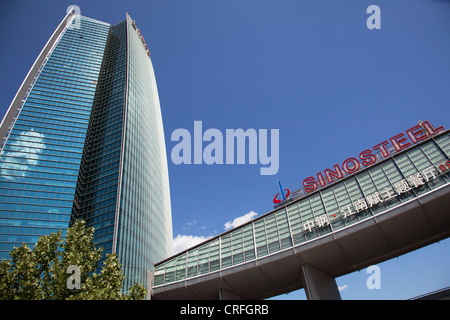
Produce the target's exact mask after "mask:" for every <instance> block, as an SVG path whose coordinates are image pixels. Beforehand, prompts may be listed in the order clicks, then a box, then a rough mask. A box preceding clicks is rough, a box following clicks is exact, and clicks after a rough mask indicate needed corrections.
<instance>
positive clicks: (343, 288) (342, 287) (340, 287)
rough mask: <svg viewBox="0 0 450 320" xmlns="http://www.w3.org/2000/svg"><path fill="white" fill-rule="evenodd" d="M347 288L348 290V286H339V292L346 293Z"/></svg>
mask: <svg viewBox="0 0 450 320" xmlns="http://www.w3.org/2000/svg"><path fill="white" fill-rule="evenodd" d="M347 288H348V284H344V285H343V286H339V287H338V290H339V292H342V291H344V290H345V289H347Z"/></svg>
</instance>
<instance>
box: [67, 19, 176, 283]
mask: <svg viewBox="0 0 450 320" xmlns="http://www.w3.org/2000/svg"><path fill="white" fill-rule="evenodd" d="M111 75H113V76H111ZM98 87H99V88H98V91H97V94H96V97H95V102H94V106H93V111H92V116H91V122H90V124H89V133H88V136H87V140H86V141H87V142H86V145H85V150H84V154H83V161H82V167H81V168H82V169H81V171H80V178H79V180H78V185H77V192H76V198H75V202H74V210H73V213H74V218H75V219H78V218H82V219H84V220H86V222H87V225H88V226H93V227H94V228H95V234H94V242H95V244H96V245H100V246H102V247H103V248H104V249H105V250H104V252H103V253H104V255H103V258H105V255H106V254H107V253H111V252H115V253H117V254H118V257H119V261H120V263H121V265H122V270H123V271H124V274H125V277H126V279H125V283H124V291H126V289H127V288H129V287H130V286H131V285H132V284H133V283H134V282H138V283H143V284H144V285H147V284H148V280H149V278H148V272H149V271H153V265H154V264H155V263H156V262H158V261H160V260H162V259H164V258H165V257H168V256H170V255H171V254H172V250H173V246H172V241H173V240H172V217H171V207H170V190H169V180H168V169H167V159H166V149H165V142H164V131H163V124H162V117H161V110H160V105H159V97H158V91H157V87H156V80H155V76H154V71H153V66H152V63H151V60H150V56H149V53H148V48H147V45H146V44H145V41H144V40H143V37H142V34H141V33H140V31H139V29H137V27H136V24H135V23H134V22H133V20H131V18H130V17H129V16H128V15H127V18H126V20H125V21H122V22H120V23H119V24H117V25H114V26H112V27H111V35H110V38H109V40H108V44H107V49H106V53H105V59H104V64H103V66H102V71H101V76H100V79H99V83H98Z"/></svg>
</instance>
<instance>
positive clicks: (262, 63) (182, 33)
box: [0, 0, 450, 299]
mask: <svg viewBox="0 0 450 320" xmlns="http://www.w3.org/2000/svg"><path fill="white" fill-rule="evenodd" d="M71 4H75V5H78V6H79V7H80V9H81V14H82V15H85V16H88V17H92V18H95V19H98V20H101V21H105V22H109V23H111V24H115V23H117V22H119V21H121V20H123V19H124V18H125V12H128V13H129V14H130V15H131V17H132V18H133V19H135V20H136V24H137V26H138V28H140V29H141V31H142V33H143V35H144V37H145V39H146V42H147V44H148V46H149V49H150V52H151V57H152V62H153V64H154V68H155V73H156V79H157V83H158V90H159V95H160V102H161V108H162V114H163V121H164V129H165V135H166V145H167V151H168V160H169V175H170V185H171V199H172V215H173V232H174V237H177V236H178V235H180V239H183V240H186V241H187V240H195V239H196V238H200V239H204V238H207V237H210V236H214V235H217V234H219V233H221V232H223V231H225V224H226V223H227V222H230V223H231V222H232V221H233V220H234V219H236V218H238V217H242V216H244V215H246V214H249V213H251V212H254V213H255V214H249V215H248V216H255V215H258V216H259V215H261V214H264V213H266V212H268V211H270V210H271V209H272V208H273V204H272V198H273V195H274V194H275V193H276V192H277V186H276V182H277V180H278V179H280V180H281V181H282V182H283V184H284V186H285V187H287V186H290V185H295V184H299V183H301V182H302V181H303V179H305V178H306V177H308V176H310V175H314V174H315V173H317V172H319V171H322V170H323V169H325V168H328V167H330V166H332V165H333V164H335V163H342V161H343V160H345V159H347V158H348V157H351V156H355V155H358V154H359V152H361V151H362V150H365V149H367V148H371V147H372V146H374V145H375V144H377V143H379V142H381V141H383V140H386V139H388V138H390V137H392V136H394V135H395V134H397V133H400V132H403V131H404V130H406V129H408V128H410V127H412V126H414V125H415V124H416V123H417V121H418V120H429V121H431V122H432V123H433V124H435V126H441V125H443V126H444V127H445V128H449V127H450V121H449V119H450V117H449V115H450V108H449V106H448V102H449V101H450V90H449V87H450V86H449V84H450V59H449V57H450V36H449V33H450V19H448V17H449V16H450V1H447V0H396V1H392V0H389V1H388V0H370V1H366V0H358V1H356V0H341V1H336V0H321V1H317V0H301V1H299V0H292V1H288V0H279V1H268V0H201V1H200V0H168V1H132V0H129V1H76V2H71V1H70V2H69V1H61V0H59V1H22V0H18V1H2V3H1V4H0V18H1V19H0V30H2V32H1V33H0V37H1V38H0V41H1V43H2V49H3V50H1V59H0V70H1V73H0V114H1V116H3V115H4V113H5V112H6V109H7V108H8V106H9V104H10V102H11V100H12V99H13V97H14V95H15V93H16V91H17V89H18V88H19V86H20V84H21V83H22V81H23V79H24V77H25V76H26V74H27V72H28V70H29V68H30V67H31V65H32V64H33V62H34V60H35V59H36V57H37V55H38V54H39V52H40V50H41V49H42V47H43V46H44V44H45V43H46V42H47V40H48V38H49V37H50V35H51V34H52V32H53V31H54V29H55V28H56V26H57V25H58V24H59V22H60V21H61V19H62V18H63V17H64V15H65V12H66V8H67V7H68V6H69V5H71ZM372 4H375V5H378V6H379V7H380V9H381V29H379V30H369V29H368V28H367V27H366V20H367V18H368V17H369V14H367V13H366V9H367V7H368V6H369V5H372ZM196 120H199V121H202V123H203V129H204V130H206V129H208V128H216V129H219V130H221V131H222V132H225V130H226V129H237V128H242V129H244V130H246V129H249V128H254V129H269V130H270V129H279V135H280V146H279V147H280V151H279V160H280V164H279V166H280V167H279V171H278V173H277V175H274V176H262V175H260V174H259V169H260V165H259V164H258V165H250V164H243V165H226V164H224V165H206V164H202V165H194V164H192V165H175V164H173V163H172V162H171V159H170V152H171V150H172V148H173V147H174V146H175V144H176V142H172V141H171V140H170V136H171V134H172V132H173V131H174V130H176V129H178V128H185V129H187V130H189V131H190V132H193V126H194V121H196ZM228 225H229V224H228ZM182 236H184V237H182ZM183 244H186V243H183ZM449 252H450V240H449V239H447V240H445V241H441V242H440V243H436V244H433V245H431V246H428V247H426V248H423V249H421V250H418V251H415V252H413V253H410V254H407V255H404V256H401V257H399V258H396V259H393V260H390V261H387V262H385V263H382V264H379V266H380V268H381V274H382V278H381V281H382V283H381V289H380V290H368V289H367V287H366V280H367V277H368V276H369V275H368V274H367V273H366V271H365V270H361V271H360V272H355V273H352V274H349V275H346V276H343V277H340V278H338V279H337V283H338V285H339V286H340V287H342V288H343V290H342V291H341V294H342V297H343V298H344V299H406V298H410V297H413V296H416V295H419V294H422V293H426V292H429V291H432V290H436V289H440V288H442V287H446V286H448V285H450V275H449V274H448V272H447V271H448V269H449V267H450V256H449ZM279 298H281V299H303V298H304V293H303V290H300V291H297V292H294V293H291V294H288V295H282V296H280V297H279Z"/></svg>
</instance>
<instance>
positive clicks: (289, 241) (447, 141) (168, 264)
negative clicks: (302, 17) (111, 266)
mask: <svg viewBox="0 0 450 320" xmlns="http://www.w3.org/2000/svg"><path fill="white" fill-rule="evenodd" d="M449 183H450V133H449V131H447V132H445V133H443V134H441V135H439V136H438V137H434V138H431V139H429V140H428V141H426V142H424V143H422V144H420V145H417V146H415V147H413V148H410V149H409V150H407V151H406V152H403V153H401V154H397V155H395V156H393V157H390V158H388V159H386V160H384V161H382V162H380V163H379V164H376V165H374V166H372V167H370V168H367V169H365V170H363V171H361V172H359V173H356V174H355V175H352V176H350V177H348V178H344V179H343V180H342V181H340V182H337V183H335V184H333V185H330V186H327V187H325V188H323V189H321V190H319V191H317V192H315V193H313V194H311V195H309V196H306V197H303V198H302V199H300V200H299V201H296V202H294V203H290V204H287V205H286V206H283V207H281V208H278V209H276V210H274V211H272V212H269V213H268V214H266V215H264V216H262V217H260V218H257V219H255V220H253V221H251V222H250V223H247V224H245V225H243V226H240V227H237V228H235V229H233V230H230V231H229V232H226V233H224V234H221V235H219V236H217V237H215V238H213V239H211V240H209V241H207V242H205V243H203V244H199V245H198V246H195V247H193V248H190V249H188V250H186V251H183V252H181V253H179V254H177V255H176V256H174V257H171V258H170V259H167V260H164V261H161V262H160V263H158V264H157V265H156V266H155V283H154V286H155V287H156V286H160V285H165V284H168V283H172V282H176V281H182V280H185V279H189V278H194V277H198V276H201V275H205V274H208V273H212V272H216V271H219V270H222V269H226V268H230V267H233V266H235V265H239V264H242V263H246V262H249V261H254V260H255V259H258V258H262V257H265V256H268V255H271V254H274V253H277V252H280V251H282V250H285V249H289V248H292V247H294V246H298V245H302V244H304V243H307V242H309V241H314V240H315V239H318V238H319V237H322V236H325V235H327V234H330V233H333V232H336V231H339V230H342V229H344V228H347V227H351V226H352V225H355V224H357V223H359V222H362V221H364V220H367V219H371V218H372V217H375V216H378V215H382V214H383V213H385V212H386V211H388V210H389V209H392V208H395V207H397V206H401V205H403V204H405V203H406V202H408V201H411V200H414V199H416V198H417V197H419V196H421V195H424V194H425V193H428V192H432V191H433V190H435V189H437V188H440V187H443V186H446V185H448V184H449Z"/></svg>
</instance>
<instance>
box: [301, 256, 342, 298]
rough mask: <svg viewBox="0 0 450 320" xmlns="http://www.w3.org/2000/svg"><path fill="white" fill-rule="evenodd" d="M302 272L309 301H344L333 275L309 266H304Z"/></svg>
mask: <svg viewBox="0 0 450 320" xmlns="http://www.w3.org/2000/svg"><path fill="white" fill-rule="evenodd" d="M301 272H302V281H303V285H304V288H305V293H306V297H307V298H308V300H342V298H341V294H340V293H339V289H338V286H337V284H336V280H335V279H334V277H333V276H332V275H329V274H327V273H325V272H323V271H322V270H320V269H317V268H316V267H314V266H312V265H309V264H304V265H302V270H301Z"/></svg>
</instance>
